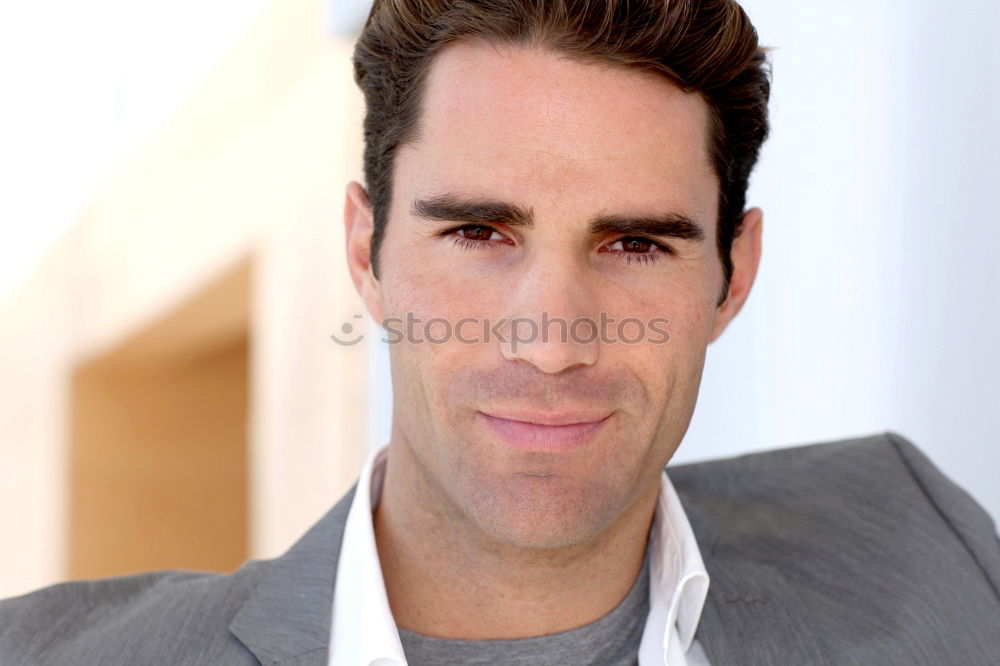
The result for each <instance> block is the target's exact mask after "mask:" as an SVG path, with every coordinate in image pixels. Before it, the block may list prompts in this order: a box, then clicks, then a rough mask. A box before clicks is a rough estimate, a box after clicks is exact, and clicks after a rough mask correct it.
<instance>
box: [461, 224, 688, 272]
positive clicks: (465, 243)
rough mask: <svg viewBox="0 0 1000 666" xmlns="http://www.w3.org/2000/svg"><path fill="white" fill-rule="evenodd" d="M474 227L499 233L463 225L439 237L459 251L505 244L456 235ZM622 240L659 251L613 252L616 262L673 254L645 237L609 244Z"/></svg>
mask: <svg viewBox="0 0 1000 666" xmlns="http://www.w3.org/2000/svg"><path fill="white" fill-rule="evenodd" d="M475 227H480V228H482V229H490V230H491V231H496V232H497V233H500V232H498V231H497V230H496V229H494V228H493V227H491V226H489V225H488V224H463V225H462V226H459V227H453V228H451V229H448V230H446V231H443V232H441V235H442V236H447V237H448V238H450V239H451V241H452V243H454V244H455V246H456V247H457V248H459V249H461V250H481V249H483V247H484V246H485V247H493V246H496V245H506V243H504V242H503V241H496V240H480V241H474V240H470V239H468V238H463V237H462V236H459V235H458V234H457V232H459V231H461V230H462V229H470V228H475ZM624 240H642V241H646V242H647V243H650V244H651V245H652V246H653V247H655V248H657V249H658V250H659V252H643V253H638V252H620V251H615V252H614V253H615V254H617V255H618V260H619V261H621V262H623V263H626V264H638V265H648V264H651V263H653V262H656V261H662V260H663V258H664V257H663V255H665V254H673V250H671V249H670V248H669V247H668V246H666V245H663V244H662V243H657V242H656V241H654V240H653V239H652V238H646V237H645V236H622V237H621V238H618V239H616V240H614V241H612V242H611V243H610V244H611V245H613V244H615V243H617V242H618V241H624Z"/></svg>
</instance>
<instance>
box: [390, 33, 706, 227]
mask: <svg viewBox="0 0 1000 666" xmlns="http://www.w3.org/2000/svg"><path fill="white" fill-rule="evenodd" d="M420 115H421V118H420V121H419V130H418V132H417V141H416V142H415V145H414V147H417V148H418V149H419V150H420V151H421V152H423V153H424V156H423V157H424V159H423V160H421V171H422V172H423V174H422V176H423V178H422V181H423V182H422V184H423V185H429V183H428V182H427V180H437V181H438V182H436V183H434V185H435V186H437V187H439V188H444V187H448V188H449V189H451V190H454V189H455V186H456V185H463V184H464V185H468V186H471V187H473V188H474V187H475V186H476V183H477V181H482V185H483V188H484V191H483V192H482V194H486V193H490V194H497V193H496V192H495V191H490V190H492V188H495V187H496V186H498V184H499V185H501V186H502V185H503V184H507V185H509V186H510V187H511V189H512V190H514V191H512V192H511V194H518V193H523V192H524V188H525V187H530V188H533V187H538V188H539V189H542V190H545V191H570V190H572V191H576V192H589V193H591V194H593V196H594V197H595V198H596V199H598V200H605V199H607V197H608V196H609V195H612V196H613V195H614V193H621V194H622V195H623V196H632V195H633V194H635V193H643V192H645V193H652V192H654V191H657V192H659V193H660V194H662V195H663V196H664V197H665V198H666V199H667V200H669V199H671V198H673V199H674V200H675V201H679V200H680V199H682V198H685V197H694V198H695V199H697V200H698V201H697V202H694V203H695V205H693V206H689V208H694V207H697V208H701V209H705V208H706V207H712V209H713V210H714V203H715V202H714V199H715V195H716V193H717V190H716V189H715V187H716V186H717V179H716V177H715V174H714V171H713V169H712V166H711V162H710V160H709V153H708V106H707V104H706V103H705V102H704V100H703V99H702V98H701V97H700V96H699V95H697V94H692V93H686V92H684V91H682V90H681V89H680V88H679V87H677V86H676V85H674V84H673V83H672V82H670V81H669V80H668V79H666V78H665V77H664V76H662V75H659V74H656V73H652V72H645V71H640V70H637V69H626V68H624V67H621V66H613V65H605V64H603V63H594V62H582V61H579V60H575V59H571V58H568V57H565V56H562V55H560V54H557V53H555V52H553V51H551V50H548V49H544V48H540V47H526V46H511V45H494V44H488V43H486V42H483V41H468V42H461V43H457V44H454V45H452V46H449V47H448V48H446V49H444V50H443V51H442V52H441V53H440V54H438V55H437V56H436V57H435V59H434V62H433V63H432V65H431V68H430V70H429V72H428V78H427V82H426V88H425V90H424V95H423V99H422V104H421V114H420ZM420 144H423V145H422V146H421V145H420ZM405 152H406V150H405V149H404V150H401V155H400V157H401V159H404V160H405V159H406V158H405V156H404V155H403V153H405ZM413 184H417V183H413ZM623 188H625V189H624V190H623ZM706 189H709V190H711V192H706V191H705V190H706ZM425 193H428V194H429V193H430V192H425ZM470 194H475V193H474V192H470ZM672 195H676V196H672ZM532 203H534V202H532ZM595 203H599V201H597V202H595ZM641 203H657V202H651V201H648V200H647V201H645V202H641ZM663 203H667V201H666V200H665V201H664V202H663ZM689 212H690V213H691V214H693V215H698V214H699V212H701V213H705V214H706V215H708V211H707V210H701V211H698V210H690V211H689Z"/></svg>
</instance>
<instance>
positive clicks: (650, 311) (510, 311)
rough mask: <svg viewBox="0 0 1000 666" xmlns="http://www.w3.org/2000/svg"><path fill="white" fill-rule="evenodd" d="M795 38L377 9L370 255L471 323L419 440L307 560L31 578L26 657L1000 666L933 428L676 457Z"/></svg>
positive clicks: (702, 17) (417, 386) (398, 0)
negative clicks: (922, 449) (775, 83)
mask: <svg viewBox="0 0 1000 666" xmlns="http://www.w3.org/2000/svg"><path fill="white" fill-rule="evenodd" d="M764 62H765V61H764V56H763V54H762V52H761V50H760V49H759V48H758V46H757V40H756V35H755V33H754V31H753V28H752V26H751V25H750V23H749V22H748V20H747V18H746V16H745V15H744V13H743V12H742V10H741V9H740V8H739V7H738V6H737V5H736V4H735V3H734V2H730V1H725V0H711V1H700V2H699V1H696V0H667V1H664V0H660V1H655V0H645V1H643V0H632V1H621V2H616V1H608V2H600V3H598V2H586V1H583V0H580V1H573V0H492V1H490V2H444V1H437V0H385V1H381V2H376V4H375V7H374V8H373V10H372V15H371V17H370V18H369V21H368V23H367V25H366V28H365V31H364V33H363V35H362V37H361V39H360V41H359V43H358V47H357V50H356V55H355V66H356V76H357V80H358V82H359V84H360V85H361V87H362V89H363V91H364V93H365V95H366V102H367V105H368V115H367V117H366V123H365V139H366V153H365V172H366V182H367V190H366V189H364V188H362V187H361V186H360V185H358V184H356V183H354V184H351V185H349V187H348V192H347V203H346V206H345V224H346V231H347V254H348V261H349V266H350V269H351V274H352V278H353V280H354V282H355V285H356V286H357V289H358V291H359V293H360V294H361V295H362V297H363V299H364V301H365V303H366V305H367V307H368V309H369V311H370V313H371V314H372V315H373V316H374V317H375V318H376V319H377V320H378V321H382V322H387V323H389V322H401V321H423V322H427V321H430V320H434V321H436V322H438V324H440V325H442V326H444V328H445V329H446V333H445V334H444V335H441V333H440V331H437V332H436V333H435V335H436V337H435V341H434V342H429V341H428V339H427V338H428V337H430V336H429V335H427V336H414V335H411V334H410V332H407V334H406V335H403V336H401V339H400V340H398V341H397V342H398V344H393V345H391V347H390V350H391V362H392V373H393V386H394V404H393V428H392V436H391V439H390V442H389V443H388V445H387V447H385V448H383V449H382V450H380V451H379V452H377V454H376V455H374V456H372V457H371V458H370V459H369V460H368V462H367V463H366V465H365V467H364V469H363V471H362V473H361V476H360V478H359V480H358V483H357V485H356V486H355V487H354V488H353V489H352V490H351V491H350V492H349V493H348V494H347V496H345V497H344V498H343V499H342V500H341V501H340V502H339V503H338V504H337V505H336V506H335V507H334V508H333V509H332V510H331V512H330V513H329V514H328V515H327V516H326V517H324V518H323V520H322V521H321V522H320V523H318V524H317V525H316V526H315V527H314V528H313V529H312V530H311V531H310V532H309V533H308V534H307V535H306V536H304V537H303V538H302V540H300V541H299V542H298V543H297V544H296V545H295V546H293V547H292V548H291V550H289V551H288V553H286V554H285V555H284V556H282V557H280V558H277V559H276V560H273V561H270V562H259V561H253V562H249V563H247V564H246V565H245V566H244V567H243V568H241V569H240V570H239V571H237V572H235V573H234V574H232V575H229V576H215V575H209V574H195V573H189V572H166V573H156V574H146V575H140V576H131V577H127V578H121V579H114V580H110V581H93V582H81V583H72V584H68V585H61V586H55V587H53V588H48V589H45V590H42V591H39V592H36V593H34V594H32V595H28V596H26V597H22V598H19V599H14V600H10V601H7V602H4V604H3V605H0V662H2V663H4V664H28V663H71V664H104V663H128V664H160V663H164V664H175V663H204V664H254V663H264V664H315V665H324V666H325V665H326V664H336V665H341V664H351V665H354V664H364V665H373V664H379V665H387V664H404V663H407V664H437V663H445V664H452V663H455V664H466V663H468V664H636V663H638V664H642V666H649V665H652V664H666V665H669V666H677V665H678V664H690V665H694V664H713V665H714V666H720V665H726V664H946V663H948V664H951V663H961V664H990V663H996V662H997V659H1000V542H998V540H997V536H996V531H995V528H994V526H993V524H992V522H991V520H990V519H989V517H988V516H987V515H986V514H985V512H983V511H982V509H980V508H979V507H978V506H977V505H976V504H975V502H973V501H972V500H971V499H970V498H969V497H968V496H967V495H965V494H964V492H963V491H961V490H960V489H959V488H957V487H956V486H955V485H954V484H952V483H951V482H950V481H948V480H947V479H945V478H944V477H943V476H942V475H941V474H940V472H938V471H937V470H936V469H935V468H934V467H933V466H932V465H931V464H930V463H929V461H928V460H927V459H926V458H925V457H923V456H922V454H920V453H919V451H917V450H916V449H915V448H914V447H913V445H912V444H910V443H908V442H907V441H906V440H904V439H903V438H901V437H900V436H898V435H896V434H893V433H886V434H884V435H875V436H871V437H868V438H863V439H858V440H851V441H846V442H837V443H829V444H826V445H820V446H809V447H800V448H796V449H788V450H784V451H774V452H768V453H762V454H756V455H751V456H743V457H741V458H736V459H732V460H723V461H714V462H710V463H703V464H698V465H688V466H682V467H674V468H671V471H670V475H669V476H668V475H667V474H666V473H664V467H665V465H666V464H667V462H668V461H669V460H670V459H671V457H672V456H673V454H674V452H675V451H676V449H677V447H678V445H679V444H680V442H681V439H682V438H683V435H684V433H685V431H686V429H687V426H688V423H689V420H690V418H691V414H692V411H693V409H694V405H695V400H696V398H697V392H698V387H699V382H700V378H701V372H702V367H703V363H704V358H705V352H706V348H707V346H708V345H709V344H710V343H711V342H712V341H714V340H715V339H716V338H717V337H718V336H719V335H721V334H722V332H723V330H724V329H725V328H726V326H727V325H728V323H729V322H730V321H731V320H732V319H733V317H734V316H735V315H736V314H737V313H738V312H739V310H740V308H741V307H742V305H743V303H744V302H745V300H746V298H747V296H748V294H749V291H750V288H751V285H752V284H753V280H754V276H755V274H756V271H757V265H758V262H759V259H760V252H761V249H760V248H761V230H762V215H761V212H760V210H758V209H750V210H748V211H747V210H744V209H745V193H746V186H747V179H748V176H749V173H750V170H751V168H752V166H753V164H754V162H755V161H756V157H757V153H758V149H759V147H760V145H761V143H762V142H763V140H764V138H765V136H766V133H767V113H766V104H767V97H768V81H767V77H766V73H765V71H764ZM387 327H388V324H387ZM426 332H427V333H428V334H429V333H430V330H429V329H428V330H427V331H426ZM640 333H641V334H640Z"/></svg>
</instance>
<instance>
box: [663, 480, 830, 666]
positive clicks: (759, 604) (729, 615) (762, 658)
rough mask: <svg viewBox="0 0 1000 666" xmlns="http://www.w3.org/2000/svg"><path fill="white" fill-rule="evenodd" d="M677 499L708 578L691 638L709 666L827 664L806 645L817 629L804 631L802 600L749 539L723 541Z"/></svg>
mask: <svg viewBox="0 0 1000 666" xmlns="http://www.w3.org/2000/svg"><path fill="white" fill-rule="evenodd" d="M680 496H681V503H682V504H683V505H684V510H685V513H687V515H688V520H689V521H690V522H691V528H692V530H693V531H694V533H695V538H696V539H697V541H698V546H699V550H700V551H701V555H702V560H703V561H704V564H705V569H706V570H707V571H708V575H709V587H708V598H707V599H706V600H705V607H704V609H703V611H702V615H701V620H700V622H699V623H698V630H697V631H696V633H695V637H696V638H697V639H698V641H699V643H701V646H702V647H703V648H704V650H705V653H706V655H707V656H708V658H709V660H710V662H711V664H712V666H737V665H746V664H775V663H781V664H810V666H814V665H815V666H820V665H822V664H826V663H828V655H825V654H824V652H823V648H822V646H821V645H819V644H818V643H817V642H816V641H814V640H811V637H812V636H814V635H815V633H816V630H817V628H816V627H810V626H808V623H807V614H806V613H805V610H806V608H807V604H806V603H805V600H804V599H803V598H802V597H801V596H800V595H799V593H798V592H797V590H796V588H795V586H794V585H793V584H792V583H790V582H789V580H788V579H787V578H786V577H785V576H784V575H782V572H781V570H780V568H779V567H778V566H775V565H774V564H771V563H770V562H769V558H768V557H767V554H766V552H765V551H764V550H762V551H758V550H757V549H756V548H755V544H754V542H753V540H752V539H751V540H748V539H746V538H743V537H741V538H738V539H730V538H727V537H728V535H727V534H726V531H725V530H724V529H723V528H722V526H720V525H719V524H718V521H716V520H714V519H713V518H712V516H710V515H709V514H708V513H707V512H705V511H703V510H702V508H701V507H700V506H699V505H698V504H697V503H696V502H695V501H694V500H693V499H692V498H691V497H688V496H685V494H680ZM776 655H780V657H778V658H777V659H776Z"/></svg>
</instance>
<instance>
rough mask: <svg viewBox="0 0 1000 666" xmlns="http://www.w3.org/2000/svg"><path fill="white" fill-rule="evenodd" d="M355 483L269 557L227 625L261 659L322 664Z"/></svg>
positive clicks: (298, 665)
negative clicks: (305, 529)
mask: <svg viewBox="0 0 1000 666" xmlns="http://www.w3.org/2000/svg"><path fill="white" fill-rule="evenodd" d="M355 487H356V486H354V487H352V488H351V489H350V490H349V491H348V492H347V494H346V495H344V497H343V498H341V500H340V501H339V502H337V504H336V505H334V507H333V508H332V509H330V511H329V512H327V514H326V515H325V516H323V518H322V519H320V521H319V522H318V523H316V524H315V525H314V526H313V527H312V528H311V529H310V530H309V531H308V532H306V534H305V535H304V536H303V537H302V538H301V539H299V540H298V541H297V542H296V543H295V545H293V546H292V547H291V548H290V549H289V550H288V552H286V553H285V554H284V555H282V556H281V557H279V558H277V559H275V560H274V561H273V562H271V564H270V566H269V568H268V570H267V572H266V573H265V574H264V575H263V576H262V577H261V580H260V582H259V583H258V584H257V587H256V588H255V590H254V592H253V594H252V595H251V597H250V599H249V600H248V601H247V602H246V603H245V604H244V605H243V607H242V608H241V609H240V611H239V613H237V614H236V616H235V617H234V618H233V621H232V622H231V623H230V624H229V631H230V632H231V633H232V634H233V635H234V636H236V638H238V639H239V640H240V641H241V642H242V643H243V644H244V645H245V646H246V648H247V649H248V650H250V652H251V653H253V655H254V656H255V657H257V659H258V660H260V662H261V663H262V664H268V665H270V664H282V665H285V666H292V665H294V666H326V663H327V660H328V650H329V642H330V622H331V619H332V618H331V613H332V612H333V588H334V583H335V581H336V575H337V561H338V559H339V558H340V545H341V541H342V540H343V536H344V524H345V522H346V521H347V513H348V510H349V509H350V507H351V502H352V500H353V498H354V490H355Z"/></svg>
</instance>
